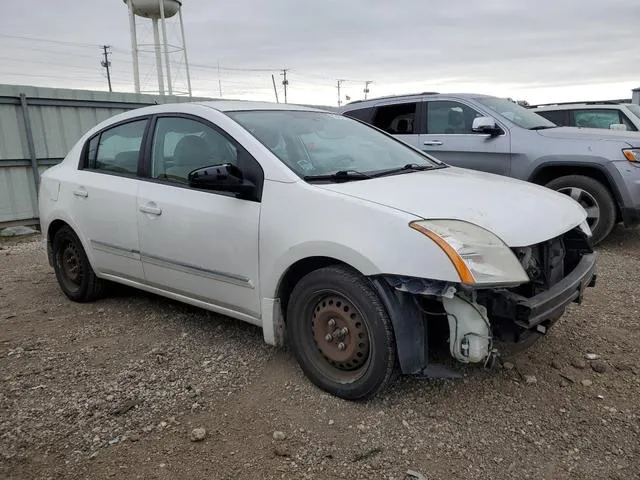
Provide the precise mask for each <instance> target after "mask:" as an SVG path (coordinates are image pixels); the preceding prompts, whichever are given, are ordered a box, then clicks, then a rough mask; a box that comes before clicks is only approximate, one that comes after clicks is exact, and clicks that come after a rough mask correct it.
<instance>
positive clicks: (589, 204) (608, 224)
mask: <svg viewBox="0 0 640 480" xmlns="http://www.w3.org/2000/svg"><path fill="white" fill-rule="evenodd" d="M546 186H547V188H550V189H552V190H556V191H558V192H560V193H564V194H565V195H569V196H570V197H571V198H573V199H574V200H575V201H576V202H578V203H579V204H580V205H582V207H583V208H584V209H585V210H586V211H587V223H588V224H589V228H591V232H592V234H593V237H592V241H593V243H594V244H598V243H600V242H601V241H602V240H604V239H605V238H606V237H607V235H609V233H611V230H613V226H614V224H615V222H616V206H615V203H614V201H613V197H612V196H611V193H610V192H609V190H608V189H607V187H605V186H604V185H603V184H602V183H600V182H599V181H598V180H595V179H593V178H591V177H585V176H583V175H567V176H566V177H560V178H556V179H555V180H552V181H551V182H549V183H547V185H546Z"/></svg>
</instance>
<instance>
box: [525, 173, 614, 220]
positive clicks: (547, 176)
mask: <svg viewBox="0 0 640 480" xmlns="http://www.w3.org/2000/svg"><path fill="white" fill-rule="evenodd" d="M567 175H583V176H585V177H590V178H593V179H594V180H597V181H598V182H600V183H601V184H602V185H604V186H605V187H606V189H607V190H609V193H610V194H611V196H612V197H613V200H614V202H613V203H614V204H615V206H616V217H617V220H620V218H621V211H620V202H619V200H618V193H617V192H616V191H615V189H614V188H613V186H612V185H611V182H610V181H609V178H608V177H607V176H606V175H605V173H604V172H603V171H602V170H600V169H598V168H595V167H588V166H581V165H576V166H573V165H552V166H548V167H543V168H541V169H540V170H538V171H537V172H535V173H534V176H533V177H531V178H530V179H529V181H530V182H532V183H535V184H538V185H546V184H547V183H549V182H550V181H551V180H554V179H556V178H560V177H564V176H567Z"/></svg>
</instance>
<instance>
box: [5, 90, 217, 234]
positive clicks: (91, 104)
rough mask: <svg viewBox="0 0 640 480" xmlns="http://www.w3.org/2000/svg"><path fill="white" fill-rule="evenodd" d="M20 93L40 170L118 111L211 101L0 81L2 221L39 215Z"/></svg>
mask: <svg viewBox="0 0 640 480" xmlns="http://www.w3.org/2000/svg"><path fill="white" fill-rule="evenodd" d="M21 95H24V97H25V99H26V103H27V111H28V118H29V122H30V125H31V131H32V135H33V147H34V150H35V156H36V159H37V164H38V170H39V171H44V170H45V169H46V168H48V167H49V166H51V165H53V164H55V163H57V162H59V161H60V160H61V159H62V158H64V156H65V155H66V154H67V152H68V151H69V150H70V149H71V147H73V145H74V144H75V143H76V142H77V141H78V140H79V139H80V137H81V136H82V135H83V134H84V133H85V132H86V131H87V130H89V129H90V128H92V127H94V126H95V125H97V124H98V123H100V122H102V121H104V120H107V119H108V118H110V117H112V116H114V115H117V114H119V113H124V112H126V111H128V110H131V109H134V108H139V107H141V106H144V105H152V104H154V103H166V102H187V101H200V100H209V99H208V98H192V99H189V98H188V97H177V96H164V97H161V96H158V95H144V94H135V93H109V92H94V91H89V90H68V89H54V88H41V87H31V86H23V85H0V224H2V223H6V222H16V221H20V220H29V219H33V218H37V216H38V206H37V192H36V186H35V178H34V175H33V171H32V168H31V165H32V163H31V162H32V160H31V153H30V150H29V143H28V140H27V130H26V127H25V118H24V115H23V108H22V105H21V103H20V96H21ZM0 226H1V225H0Z"/></svg>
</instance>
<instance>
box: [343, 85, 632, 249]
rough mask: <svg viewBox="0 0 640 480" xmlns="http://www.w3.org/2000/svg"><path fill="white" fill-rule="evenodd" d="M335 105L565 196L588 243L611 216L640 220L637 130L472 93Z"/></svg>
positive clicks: (423, 146)
mask: <svg viewBox="0 0 640 480" xmlns="http://www.w3.org/2000/svg"><path fill="white" fill-rule="evenodd" d="M340 111H341V112H342V113H343V114H344V115H347V116H349V117H353V118H356V119H359V120H361V121H364V122H367V123H369V124H372V125H374V126H375V127H378V128H379V129H381V130H384V131H386V132H388V133H391V134H393V135H394V136H396V137H397V138H399V139H401V140H403V141H404V142H406V143H409V144H410V145H412V146H414V147H415V148H418V149H420V150H422V151H425V152H427V153H429V154H432V155H433V156H435V157H436V158H438V159H440V160H442V161H444V162H446V163H449V164H451V165H455V166H458V167H464V168H471V169H474V170H482V171H485V172H489V173H495V174H499V175H506V176H509V177H514V178H519V179H522V180H528V181H530V182H533V183H537V184H539V185H545V186H547V187H548V188H551V189H553V190H556V191H558V192H561V193H564V194H567V195H570V196H571V197H572V198H573V199H575V200H576V201H577V202H579V203H580V204H581V205H582V206H583V207H584V209H585V210H586V211H587V215H588V221H589V226H590V227H591V230H592V232H593V241H594V243H598V242H600V241H602V240H603V239H604V238H605V237H606V236H607V235H608V234H609V233H610V232H611V230H612V229H613V226H614V224H615V223H616V222H620V221H622V222H624V224H625V225H627V226H635V225H637V224H638V223H640V134H638V133H633V132H625V131H617V130H600V129H591V128H581V129H577V128H571V127H558V126H557V125H556V124H554V123H552V122H550V121H549V120H547V119H545V118H543V117H541V116H540V115H538V114H536V113H535V112H533V111H531V110H529V109H526V108H524V107H521V106H520V105H518V104H516V103H514V102H512V101H509V100H506V99H502V98H496V97H490V96H486V95H473V94H434V93H424V94H418V95H405V96H395V97H386V98H378V99H374V100H366V101H357V102H352V103H350V104H348V105H346V106H345V107H343V108H342V109H340ZM452 193H454V192H452ZM445 201H446V200H445ZM514 208H517V205H514ZM522 213H523V215H526V214H527V212H522Z"/></svg>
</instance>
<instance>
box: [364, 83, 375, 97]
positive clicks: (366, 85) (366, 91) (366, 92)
mask: <svg viewBox="0 0 640 480" xmlns="http://www.w3.org/2000/svg"><path fill="white" fill-rule="evenodd" d="M371 83H373V82H372V81H371V80H367V81H366V82H364V90H363V91H364V99H365V100H366V99H367V95H368V94H369V84H371Z"/></svg>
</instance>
